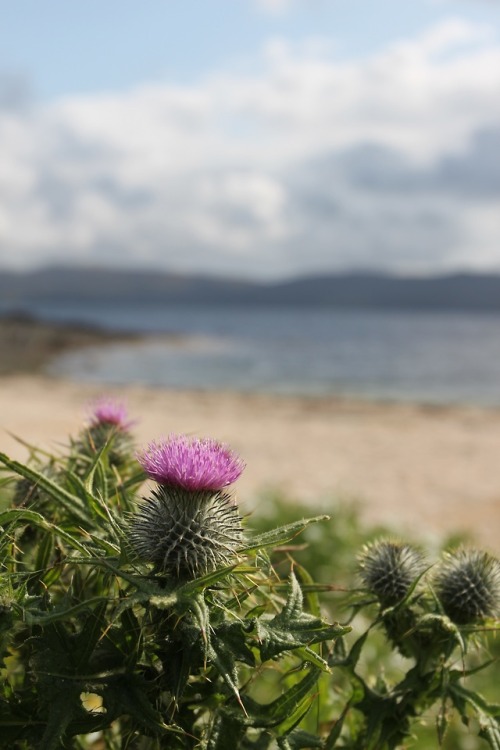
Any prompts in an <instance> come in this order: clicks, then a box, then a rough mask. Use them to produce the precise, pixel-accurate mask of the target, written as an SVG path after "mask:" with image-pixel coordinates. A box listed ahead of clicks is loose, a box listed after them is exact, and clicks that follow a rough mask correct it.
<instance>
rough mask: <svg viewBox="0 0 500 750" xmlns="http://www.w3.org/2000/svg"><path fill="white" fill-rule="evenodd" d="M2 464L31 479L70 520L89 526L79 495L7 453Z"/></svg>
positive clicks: (1, 456) (1, 460)
mask: <svg viewBox="0 0 500 750" xmlns="http://www.w3.org/2000/svg"><path fill="white" fill-rule="evenodd" d="M0 462H2V463H3V464H4V465H5V466H7V467H8V468H9V469H11V470H12V471H14V472H16V474H20V476H22V477H24V478H25V479H29V480H30V481H31V482H33V483H34V484H36V485H38V486H39V487H41V488H42V489H43V490H44V491H45V492H47V494H48V495H50V496H51V497H52V498H53V499H54V500H56V501H57V502H58V503H59V504H60V505H61V506H62V507H63V508H64V509H65V511H66V512H67V513H68V515H69V517H70V518H75V519H76V520H78V522H79V523H81V524H83V526H84V527H85V526H87V525H88V522H89V518H88V516H87V514H86V513H85V510H84V506H83V503H82V501H81V499H80V498H79V497H78V496H77V495H73V494H72V493H71V492H67V491H66V490H65V489H64V488H63V487H60V486H59V485H58V484H56V483H55V482H53V481H52V480H51V479H49V478H48V477H46V476H45V475H44V474H41V473H40V472H39V471H36V470H35V469H32V468H31V467H29V466H26V465H25V464H22V463H20V462H19V461H14V460H12V459H10V458H9V457H8V456H6V455H5V453H0Z"/></svg>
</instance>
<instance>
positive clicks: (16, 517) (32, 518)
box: [0, 508, 91, 562]
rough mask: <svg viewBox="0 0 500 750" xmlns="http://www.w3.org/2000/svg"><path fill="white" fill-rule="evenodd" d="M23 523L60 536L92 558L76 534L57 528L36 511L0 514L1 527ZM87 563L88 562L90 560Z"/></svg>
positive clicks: (18, 509) (12, 511)
mask: <svg viewBox="0 0 500 750" xmlns="http://www.w3.org/2000/svg"><path fill="white" fill-rule="evenodd" d="M23 521H28V522H29V523H32V524H34V525H35V526H38V527H39V528H41V529H44V530H45V531H48V532H50V533H51V534H55V535H56V536H59V537H60V538H61V539H64V541H65V542H66V543H67V544H68V545H69V546H70V547H73V549H76V550H78V551H79V552H81V553H82V554H84V555H86V556H87V557H90V556H91V552H90V551H89V550H88V549H87V547H86V546H85V545H84V544H82V543H81V542H79V541H78V539H76V537H75V536H74V534H70V533H69V532H67V531H65V530H64V529H62V528H61V527H60V526H57V525H56V524H54V523H51V522H50V521H47V520H46V519H45V518H44V517H43V516H42V515H41V514H40V513H37V512H36V511H34V510H23V509H22V508H14V509H12V510H5V511H3V513H0V526H2V525H3V524H6V523H12V522H23ZM86 562H88V560H87V561H86Z"/></svg>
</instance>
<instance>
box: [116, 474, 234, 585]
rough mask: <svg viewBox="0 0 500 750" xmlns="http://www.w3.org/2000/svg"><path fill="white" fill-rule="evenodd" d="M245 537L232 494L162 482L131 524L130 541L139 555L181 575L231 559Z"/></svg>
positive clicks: (191, 574) (189, 575) (202, 571)
mask: <svg viewBox="0 0 500 750" xmlns="http://www.w3.org/2000/svg"><path fill="white" fill-rule="evenodd" d="M242 537H243V531H242V526H241V518H240V516H239V514H238V508H237V506H236V504H235V503H234V502H233V501H232V498H231V497H230V495H228V494H226V493H223V492H220V491H215V492H213V491H210V490H201V491H195V492H193V491H188V490H185V489H183V488H182V487H172V486H171V487H168V486H166V485H161V484H160V485H158V486H157V487H156V489H155V490H153V493H152V495H151V497H149V498H145V499H144V500H143V502H142V504H141V505H140V507H139V510H138V512H137V513H136V515H135V516H134V518H133V519H132V522H131V525H130V542H131V544H132V547H133V548H134V549H135V551H136V553H137V555H138V556H139V558H140V559H142V560H143V561H144V562H149V563H153V564H154V566H155V569H156V571H157V572H161V573H167V574H168V575H171V576H174V577H176V578H179V579H193V578H197V577H198V576H201V575H204V574H206V573H209V572H210V571H212V570H215V569H216V568H218V567H220V566H224V565H229V564H230V563H231V562H233V561H234V559H235V556H236V553H237V550H238V548H239V547H240V546H241V540H242Z"/></svg>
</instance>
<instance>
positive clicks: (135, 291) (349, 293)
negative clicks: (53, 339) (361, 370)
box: [0, 266, 500, 311]
mask: <svg viewBox="0 0 500 750" xmlns="http://www.w3.org/2000/svg"><path fill="white" fill-rule="evenodd" d="M39 304H51V305H61V306H64V305H69V304H77V305H78V304H82V305H86V304H88V305H91V304H99V305H108V306H118V305H131V306H138V305H141V306H143V305H212V306H216V305H217V306H224V305H227V306H242V305H244V306H252V305H255V306H263V305H266V306H276V307H287V306H293V307H304V308H306V307H331V308H343V309H348V308H355V309H381V310H384V309H385V310H391V309H395V310H397V309H399V310H436V311H439V310H443V311H447V310H449V311H452V310H463V311H500V273H492V274H487V273H468V272H461V271H457V272H454V273H448V274H443V275H439V276H437V275H436V276H420V277H414V276H395V275H391V274H387V273H381V272H376V271H345V272H341V273H332V274H314V275H309V276H301V277H297V278H293V279H286V280H283V281H278V282H260V281H255V280H244V279H228V278H224V277H217V276H209V275H203V274H192V275H189V274H180V273H169V272H161V273H158V272H155V271H148V270H141V271H132V270H120V269H118V270H117V269H113V268H92V267H80V268H79V267H71V266H52V267H45V268H41V269H37V270H35V271H26V272H18V271H9V270H0V305H1V309H4V310H6V309H8V310H24V309H30V308H31V307H33V306H36V305H39Z"/></svg>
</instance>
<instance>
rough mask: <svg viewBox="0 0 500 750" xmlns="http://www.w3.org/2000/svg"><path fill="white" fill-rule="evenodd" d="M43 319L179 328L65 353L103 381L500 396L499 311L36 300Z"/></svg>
mask: <svg viewBox="0 0 500 750" xmlns="http://www.w3.org/2000/svg"><path fill="white" fill-rule="evenodd" d="M33 312H35V313H36V314H37V315H39V316H41V317H45V318H48V319H52V320H57V319H64V320H66V321H68V320H71V321H80V322H88V323H97V324H99V325H101V326H104V327H106V328H108V329H112V330H127V331H137V332H146V333H149V334H151V333H152V334H155V333H158V334H163V333H171V334H179V336H175V337H165V336H159V337H153V338H151V339H147V340H145V341H144V342H142V343H138V344H135V343H119V344H115V345H111V346H108V345H106V346H105V347H96V348H93V349H91V350H88V349H87V350H83V351H74V352H69V353H66V354H64V355H62V356H60V357H58V358H57V359H56V360H54V361H53V362H52V363H51V364H50V367H49V369H50V372H51V373H53V374H56V375H62V376H69V377H71V378H76V379H80V380H83V381H92V382H98V383H102V384H106V385H111V384H115V383H116V384H125V383H141V384H145V385H151V386H167V387H170V388H200V389H210V390H213V389H233V390H240V391H257V392H269V393H279V394H285V393H289V394H303V395H325V394H338V395H349V396H351V395H353V396H364V397H369V398H382V399H398V400H399V399H408V400H418V401H425V402H429V403H456V402H461V403H464V402H465V403H477V404H493V405H500V315H495V314H482V313H480V314H478V313H474V314H464V313H442V312H440V313H431V312H406V311H405V312H401V311H390V312H389V311H372V310H370V311H366V310H345V311H340V310H334V309H296V308H287V309H283V308H255V307H252V308H243V307H224V308H214V307H206V308H200V307H199V308H197V307H171V306H164V307H141V308H116V307H115V308H107V309H106V308H92V309H90V308H81V307H79V308H78V307H74V308H71V307H66V308H64V309H61V308H51V307H50V306H45V307H40V308H38V309H35V310H33Z"/></svg>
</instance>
